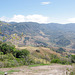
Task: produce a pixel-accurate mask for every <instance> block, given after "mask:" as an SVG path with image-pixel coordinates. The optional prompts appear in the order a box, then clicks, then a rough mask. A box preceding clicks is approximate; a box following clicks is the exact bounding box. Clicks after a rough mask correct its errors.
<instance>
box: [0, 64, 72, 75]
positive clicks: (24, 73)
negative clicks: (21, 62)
mask: <svg viewBox="0 0 75 75" xmlns="http://www.w3.org/2000/svg"><path fill="white" fill-rule="evenodd" d="M66 69H68V70H69V69H71V66H70V65H58V64H54V65H50V66H49V65H46V66H37V67H28V66H21V67H16V68H0V71H8V70H20V71H19V72H13V73H12V74H8V75H66Z"/></svg>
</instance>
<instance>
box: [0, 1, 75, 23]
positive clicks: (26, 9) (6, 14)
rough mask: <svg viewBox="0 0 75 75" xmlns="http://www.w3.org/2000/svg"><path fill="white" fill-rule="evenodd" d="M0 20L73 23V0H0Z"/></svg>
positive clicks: (74, 21)
mask: <svg viewBox="0 0 75 75" xmlns="http://www.w3.org/2000/svg"><path fill="white" fill-rule="evenodd" d="M0 20H1V21H6V22H38V23H61V24H66V23H75V0H0Z"/></svg>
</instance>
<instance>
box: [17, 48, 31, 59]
mask: <svg viewBox="0 0 75 75" xmlns="http://www.w3.org/2000/svg"><path fill="white" fill-rule="evenodd" d="M29 53H30V52H29V51H28V50H26V49H23V50H17V51H16V58H25V57H26V56H27V55H29Z"/></svg>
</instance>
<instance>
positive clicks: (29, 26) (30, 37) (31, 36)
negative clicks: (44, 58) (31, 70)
mask: <svg viewBox="0 0 75 75" xmlns="http://www.w3.org/2000/svg"><path fill="white" fill-rule="evenodd" d="M74 28H75V24H57V23H49V24H39V23H35V22H21V23H16V22H10V23H6V22H2V21H0V40H3V41H10V42H12V43H13V44H15V45H17V46H44V47H65V48H71V49H75V47H74V46H75V29H74Z"/></svg>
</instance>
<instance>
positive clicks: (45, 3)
mask: <svg viewBox="0 0 75 75" xmlns="http://www.w3.org/2000/svg"><path fill="white" fill-rule="evenodd" d="M41 4H42V5H48V4H51V2H41Z"/></svg>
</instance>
